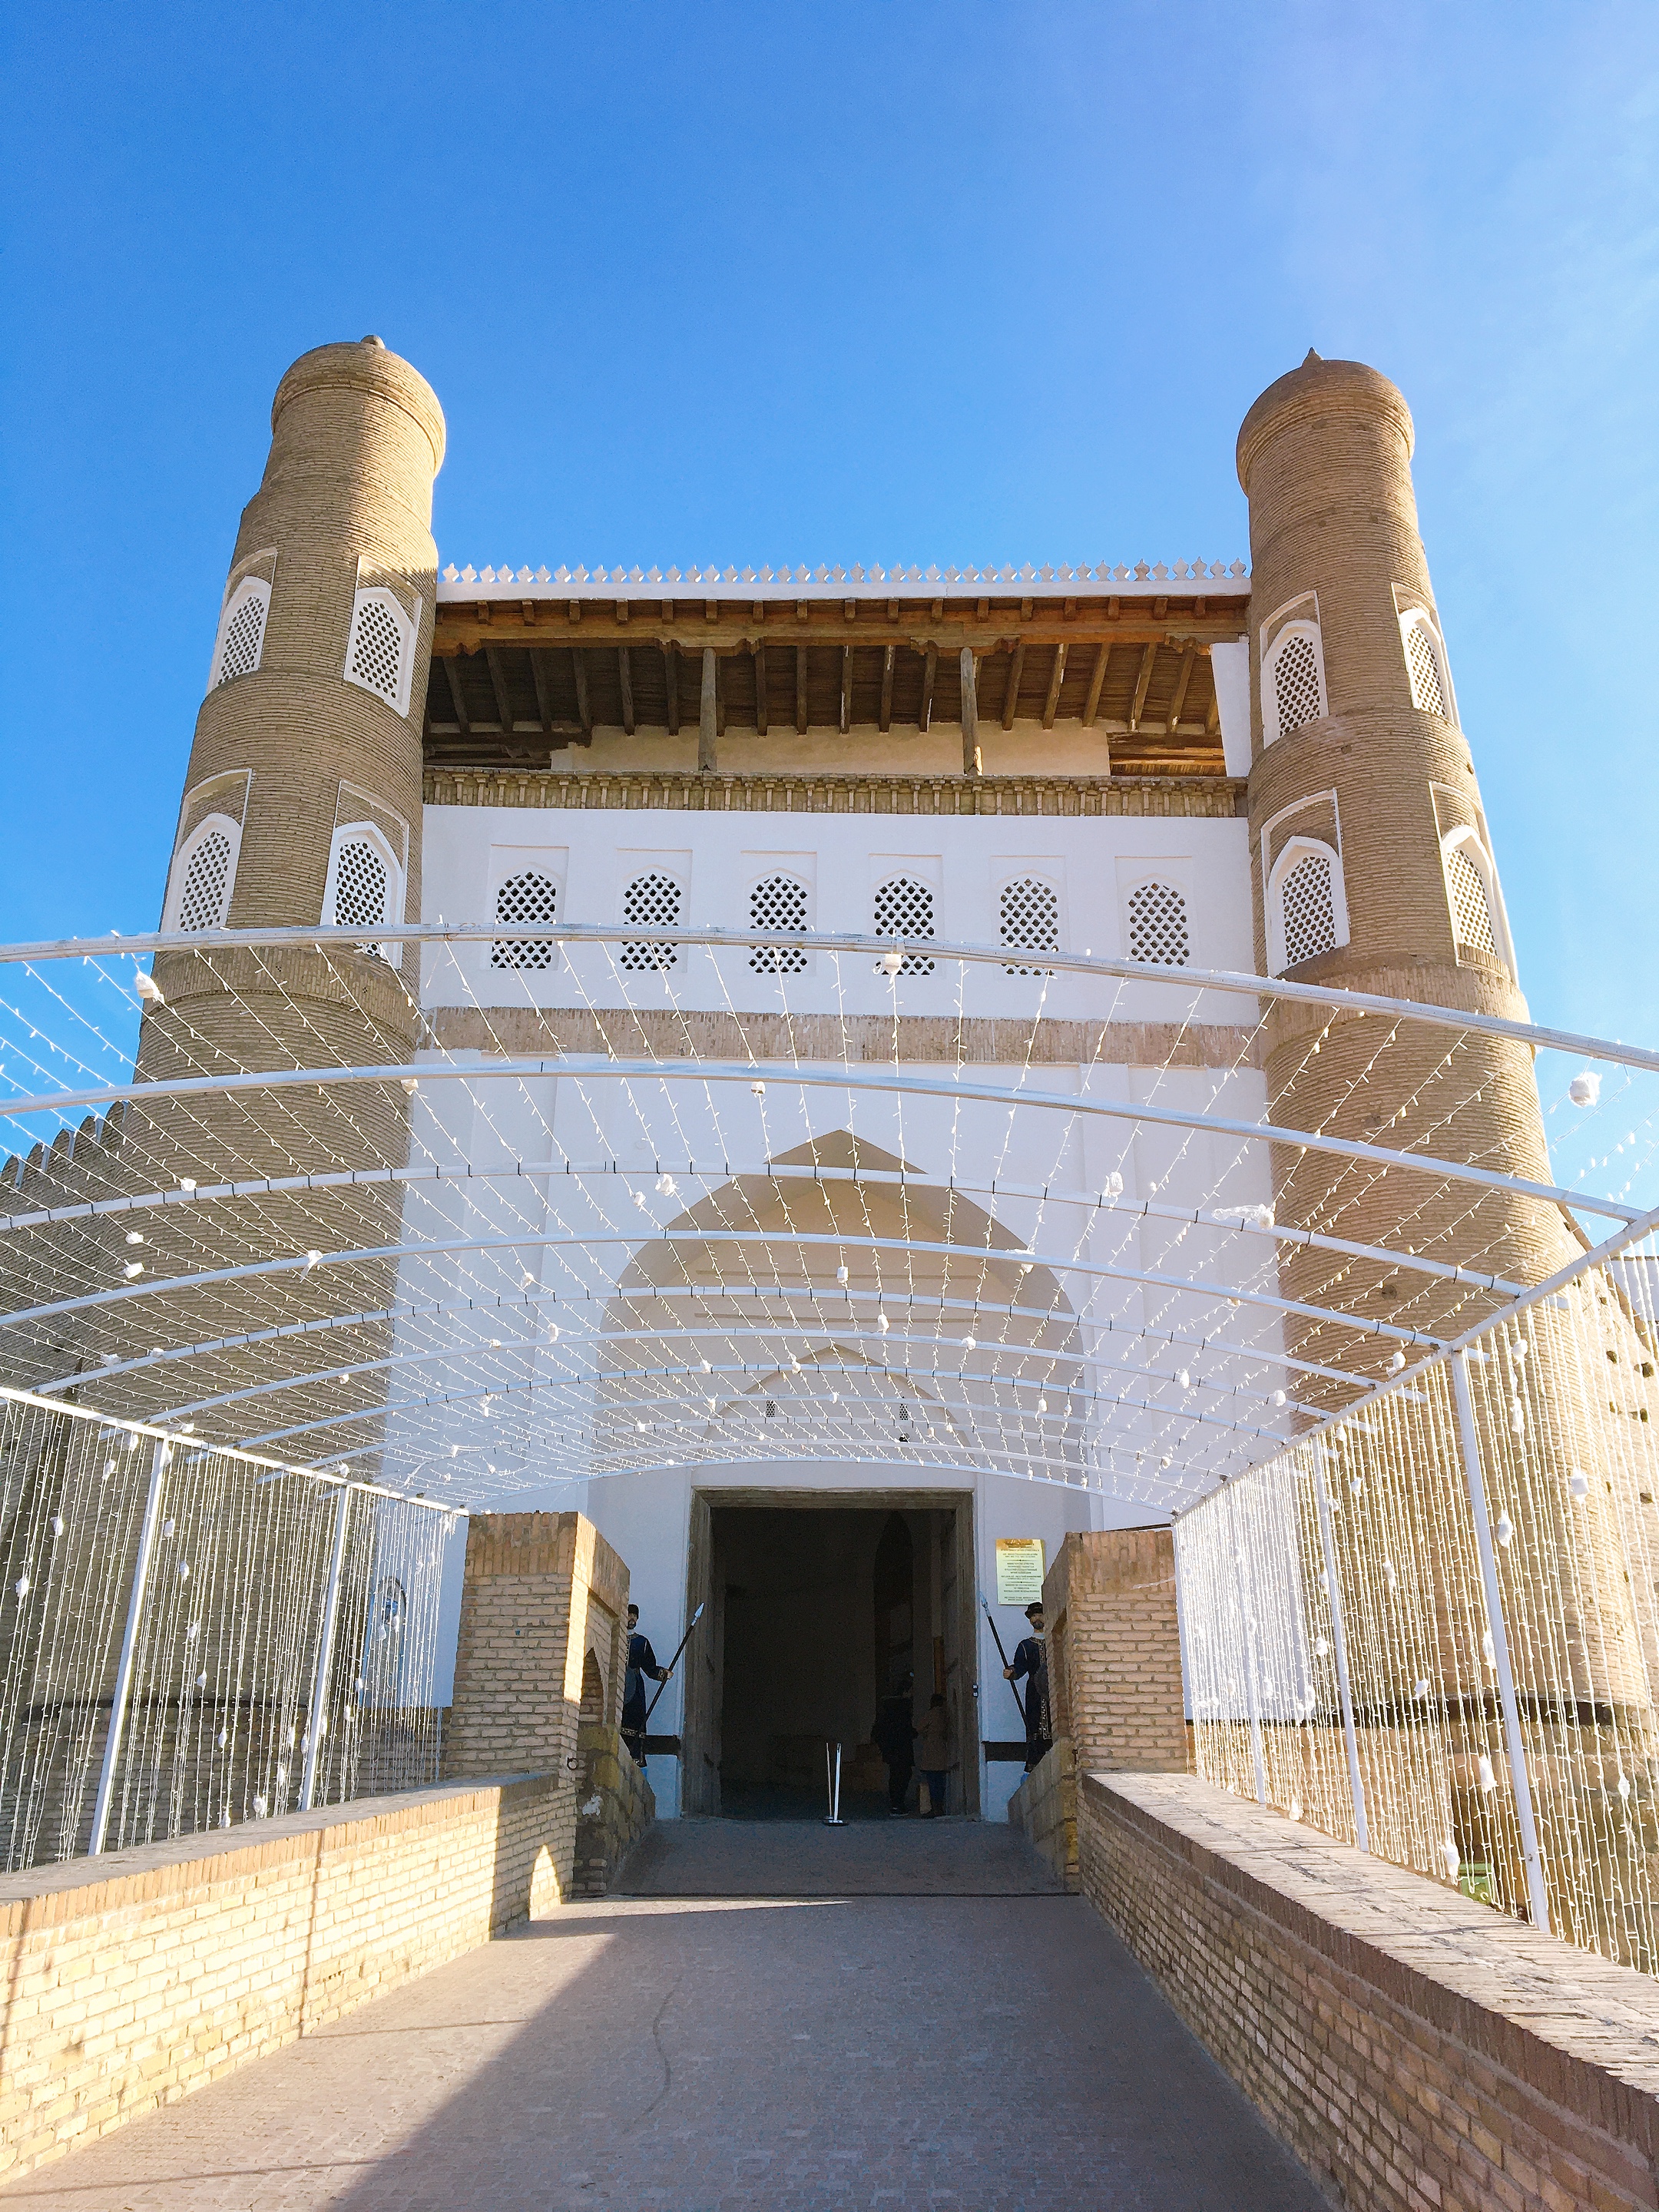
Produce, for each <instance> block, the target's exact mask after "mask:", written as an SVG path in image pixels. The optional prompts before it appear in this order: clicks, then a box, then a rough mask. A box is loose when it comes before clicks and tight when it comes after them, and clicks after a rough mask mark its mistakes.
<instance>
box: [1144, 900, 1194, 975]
mask: <svg viewBox="0 0 1659 2212" xmlns="http://www.w3.org/2000/svg"><path fill="white" fill-rule="evenodd" d="M1190 951H1191V946H1190V944H1189V942H1188V936H1187V902H1186V900H1185V899H1184V898H1183V897H1182V895H1181V893H1180V892H1179V891H1178V890H1176V888H1175V886H1174V885H1173V884H1136V885H1135V887H1134V889H1133V890H1132V891H1131V892H1130V894H1129V957H1130V959H1131V960H1154V961H1157V962H1158V963H1160V964H1161V965H1162V966H1164V967H1166V968H1184V967H1185V966H1186V965H1187V961H1188V955H1189V953H1190Z"/></svg>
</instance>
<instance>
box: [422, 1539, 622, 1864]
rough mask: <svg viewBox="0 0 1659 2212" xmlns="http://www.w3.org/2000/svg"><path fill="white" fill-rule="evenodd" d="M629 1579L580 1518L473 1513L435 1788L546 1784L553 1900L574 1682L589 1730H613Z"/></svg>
mask: <svg viewBox="0 0 1659 2212" xmlns="http://www.w3.org/2000/svg"><path fill="white" fill-rule="evenodd" d="M627 1615H628V1569H627V1568H626V1566H624V1565H623V1562H622V1560H621V1559H620V1558H619V1557H618V1556H617V1553H615V1552H614V1551H612V1549H611V1547H610V1545H609V1544H607V1543H606V1542H605V1539H604V1537H603V1536H601V1535H600V1534H599V1530H598V1529H597V1528H595V1527H594V1526H593V1524H592V1522H591V1521H589V1520H587V1519H586V1517H585V1516H583V1515H581V1514H580V1513H475V1514H474V1515H473V1516H472V1517H471V1522H470V1523H469V1524H468V1528H467V1538H466V1568H465V1582H464V1583H463V1586H462V1592H461V1620H460V1630H459V1636H458V1638H457V1642H456V1649H455V1692H454V1700H453V1705H452V1706H451V1708H450V1715H449V1725H448V1729H447V1733H446V1735H445V1738H444V1761H443V1767H444V1778H445V1780H446V1781H450V1780H457V1779H459V1778H463V1777H465V1776H467V1775H473V1774H500V1773H503V1772H512V1771H520V1770H524V1769H534V1770H535V1771H537V1772H538V1773H546V1774H549V1775H550V1776H551V1777H552V1778H553V1781H554V1785H555V1796H554V1800H553V1807H552V1814H551V1821H550V1833H549V1844H548V1848H549V1850H550V1854H551V1858H552V1865H553V1874H554V1880H555V1881H556V1887H557V1894H558V1895H559V1897H560V1898H567V1897H568V1896H570V1895H571V1893H572V1885H573V1882H574V1869H575V1857H576V1821H577V1808H578V1801H579V1797H580V1795H581V1793H582V1789H583V1784H584V1782H585V1781H586V1775H585V1771H584V1769H585V1767H586V1759H585V1756H584V1753H583V1751H582V1747H581V1742H580V1735H581V1725H582V1721H583V1709H582V1698H583V1677H584V1674H585V1673H586V1674H588V1676H589V1681H590V1685H591V1683H592V1673H591V1669H590V1668H589V1666H588V1662H589V1659H590V1656H591V1658H592V1663H593V1665H594V1666H596V1667H597V1668H598V1671H599V1689H598V1692H597V1698H596V1697H595V1693H594V1692H593V1691H592V1688H591V1686H590V1692H589V1712H588V1715H587V1718H588V1722H589V1725H590V1726H598V1727H602V1728H606V1729H616V1728H617V1727H618V1726H619V1724H620V1723H621V1720H622V1692H623V1673H624V1671H625V1668H626V1664H627V1642H628V1628H627Z"/></svg>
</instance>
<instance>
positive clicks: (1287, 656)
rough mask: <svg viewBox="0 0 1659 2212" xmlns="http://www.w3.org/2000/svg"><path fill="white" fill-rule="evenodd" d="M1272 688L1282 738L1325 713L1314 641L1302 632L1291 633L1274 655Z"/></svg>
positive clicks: (1294, 631)
mask: <svg viewBox="0 0 1659 2212" xmlns="http://www.w3.org/2000/svg"><path fill="white" fill-rule="evenodd" d="M1273 704H1274V707H1275V708H1276V709H1277V711H1278V718H1279V736H1280V737H1281V738H1288V737H1289V736H1290V734H1291V732H1292V731H1293V730H1299V729H1301V728H1302V727H1303V726H1304V725H1305V724H1306V723H1309V722H1316V721H1317V720H1319V718H1320V716H1321V715H1322V714H1323V713H1324V711H1325V702H1324V698H1323V696H1322V690H1321V686H1320V682H1319V660H1318V657H1317V655H1316V653H1315V652H1314V648H1313V640H1312V639H1311V638H1310V636H1308V635H1307V634H1306V632H1305V631H1303V630H1293V631H1292V632H1291V635H1290V636H1289V637H1287V638H1286V639H1285V642H1284V644H1283V646H1282V647H1280V649H1279V652H1278V653H1275V654H1274V656H1273Z"/></svg>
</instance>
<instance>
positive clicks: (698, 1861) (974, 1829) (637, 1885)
mask: <svg viewBox="0 0 1659 2212" xmlns="http://www.w3.org/2000/svg"><path fill="white" fill-rule="evenodd" d="M1065 1894H1066V1886H1065V1884H1064V1883H1063V1882H1062V1881H1060V1877H1059V1875H1056V1874H1055V1872H1054V1869H1053V1868H1052V1867H1051V1866H1049V1864H1048V1862H1047V1860H1046V1859H1043V1858H1042V1857H1039V1855H1038V1854H1037V1853H1036V1851H1035V1850H1032V1848H1031V1846H1030V1844H1029V1843H1028V1842H1027V1841H1026V1840H1025V1838H1024V1836H1022V1835H1020V1834H1019V1833H1018V1832H1017V1831H1016V1830H1015V1829H1013V1828H1011V1827H1007V1826H1003V1825H1002V1824H1001V1823H1000V1822H992V1821H986V1820H860V1821H849V1822H848V1825H847V1826H845V1827H844V1828H829V1827H826V1826H824V1825H823V1822H822V1821H819V1820H711V1819H705V1818H696V1819H687V1820H659V1821H658V1822H657V1824H656V1826H654V1827H653V1828H652V1829H651V1830H650V1832H648V1833H647V1835H646V1836H645V1837H643V1838H641V1841H640V1843H639V1844H637V1845H636V1846H635V1850H633V1852H632V1853H631V1855H630V1856H629V1857H628V1858H626V1859H625V1860H624V1861H623V1863H622V1865H621V1866H620V1867H619V1868H618V1869H617V1876H616V1880H615V1881H614V1882H613V1883H612V1885H611V1896H612V1897H613V1898H620V1897H654V1898H697V1897H757V1898H798V1897H1063V1896H1064V1895H1065Z"/></svg>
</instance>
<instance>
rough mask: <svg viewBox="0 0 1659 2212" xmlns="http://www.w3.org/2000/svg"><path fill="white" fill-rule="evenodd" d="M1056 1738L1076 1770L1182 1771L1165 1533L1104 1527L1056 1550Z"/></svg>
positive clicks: (1052, 1588) (1184, 1754) (1169, 1544)
mask: <svg viewBox="0 0 1659 2212" xmlns="http://www.w3.org/2000/svg"><path fill="white" fill-rule="evenodd" d="M1042 1602H1043V1607H1044V1610H1045V1612H1046V1614H1047V1617H1048V1675H1049V1702H1050V1705H1051V1707H1052V1709H1053V1717H1054V1735H1055V1736H1056V1738H1058V1737H1060V1736H1065V1737H1066V1738H1067V1739H1068V1740H1069V1741H1070V1742H1071V1744H1072V1746H1073V1750H1074V1752H1075V1754H1076V1759H1077V1764H1078V1765H1079V1768H1087V1767H1100V1768H1116V1767H1137V1768H1140V1769H1143V1770H1146V1771H1171V1770H1173V1771H1177V1772H1179V1771H1184V1769H1185V1768H1186V1767H1187V1766H1188V1764H1189V1763H1190V1762H1189V1759H1188V1742H1187V1725H1186V1721H1185V1717H1184V1706H1183V1703H1182V1682H1181V1635H1180V1630H1179V1627H1178V1626H1177V1623H1176V1585H1175V1544H1174V1540H1173V1539H1172V1537H1171V1536H1170V1531H1169V1530H1168V1529H1167V1528H1102V1529H1097V1530H1094V1531H1093V1532H1091V1534H1086V1535H1079V1534H1072V1535H1069V1536H1067V1537H1066V1541H1064V1543H1063V1544H1062V1545H1061V1546H1060V1551H1059V1553H1058V1554H1057V1556H1056V1557H1055V1559H1054V1565H1053V1566H1051V1567H1050V1568H1049V1570H1048V1576H1047V1578H1046V1579H1045V1581H1044V1583H1043V1585H1042Z"/></svg>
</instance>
